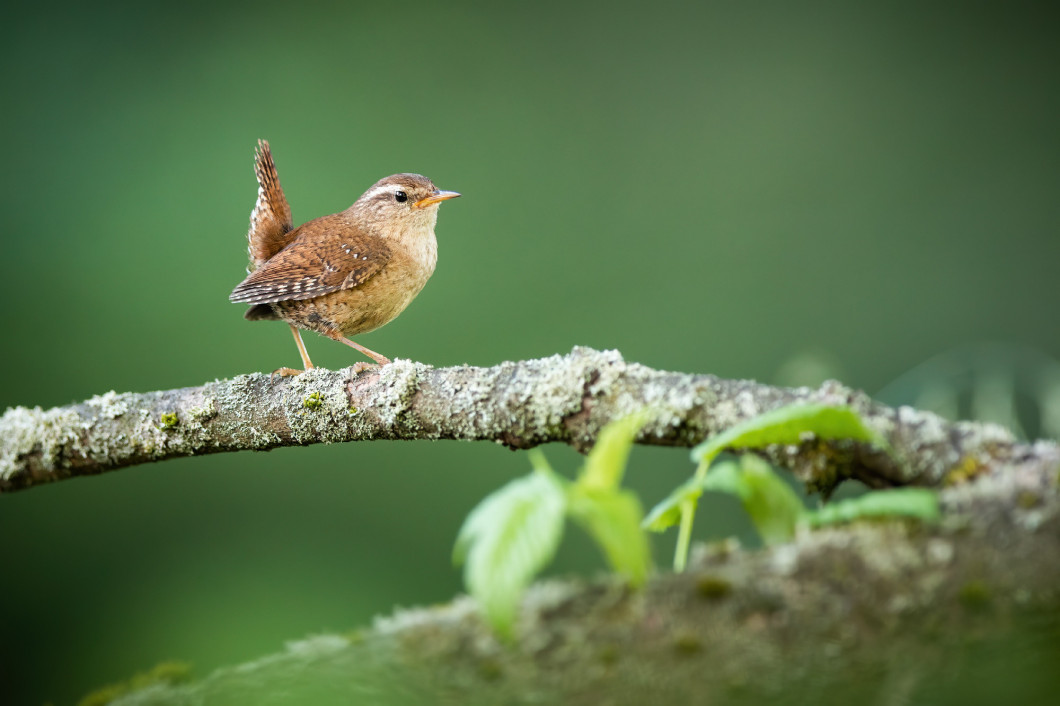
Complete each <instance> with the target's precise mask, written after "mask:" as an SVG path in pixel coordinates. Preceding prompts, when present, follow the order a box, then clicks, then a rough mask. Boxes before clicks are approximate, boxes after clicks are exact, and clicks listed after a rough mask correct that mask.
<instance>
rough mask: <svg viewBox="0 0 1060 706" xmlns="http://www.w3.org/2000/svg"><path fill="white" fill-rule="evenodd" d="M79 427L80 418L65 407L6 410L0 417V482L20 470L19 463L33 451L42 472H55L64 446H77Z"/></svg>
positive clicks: (14, 408)
mask: <svg viewBox="0 0 1060 706" xmlns="http://www.w3.org/2000/svg"><path fill="white" fill-rule="evenodd" d="M80 428H81V418H80V417H79V416H78V415H77V413H76V412H74V411H73V410H72V409H70V408H68V407H57V408H55V409H49V410H48V411H43V410H41V408H40V407H34V408H32V409H29V408H26V407H13V408H10V409H8V410H7V411H6V412H4V416H3V417H0V438H2V439H3V440H4V443H3V444H0V481H6V480H9V479H10V478H12V477H13V476H14V475H15V474H16V473H17V472H18V471H19V470H20V469H21V468H22V466H21V464H19V460H20V459H21V458H22V457H24V456H27V455H29V454H31V453H34V452H39V453H40V465H41V466H42V467H43V468H44V469H45V470H49V471H50V470H55V469H56V468H58V467H59V462H60V460H61V459H62V451H63V449H64V447H66V446H69V445H75V444H77V443H78V433H77V430H79V429H80Z"/></svg>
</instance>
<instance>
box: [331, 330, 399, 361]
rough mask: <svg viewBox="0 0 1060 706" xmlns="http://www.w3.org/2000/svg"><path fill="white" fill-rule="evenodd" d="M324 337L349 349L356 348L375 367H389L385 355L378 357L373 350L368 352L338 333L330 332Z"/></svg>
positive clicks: (388, 359)
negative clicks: (370, 360)
mask: <svg viewBox="0 0 1060 706" xmlns="http://www.w3.org/2000/svg"><path fill="white" fill-rule="evenodd" d="M324 335H325V336H327V337H328V338H330V339H332V340H334V341H338V342H339V343H345V344H346V345H347V346H349V347H350V348H356V349H357V350H359V351H360V352H361V353H364V354H365V355H366V356H368V357H369V358H371V359H372V360H374V361H375V362H376V364H377V365H380V366H383V365H390V358H387V357H386V356H385V355H380V354H379V353H376V352H375V351H373V350H369V349H367V348H365V347H364V346H362V345H361V344H359V343H354V342H353V341H351V340H350V339H348V338H343V337H342V334H340V333H339V332H338V331H330V332H328V333H325V334H324Z"/></svg>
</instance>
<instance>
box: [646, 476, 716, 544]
mask: <svg viewBox="0 0 1060 706" xmlns="http://www.w3.org/2000/svg"><path fill="white" fill-rule="evenodd" d="M702 494H703V491H702V490H700V489H699V484H698V482H697V479H695V478H691V479H689V480H687V481H685V482H684V483H683V484H681V485H679V486H677V488H675V489H674V491H673V492H672V493H670V495H669V496H667V497H666V499H665V500H663V501H662V502H660V503H658V504H657V505H656V506H655V507H653V508H652V509H651V510H650V511H649V512H648V516H647V517H645V518H644V520H643V521H642V522H641V523H640V524H641V527H643V528H644V529H646V530H649V531H651V532H665V531H666V530H667V529H669V528H670V527H673V526H674V525H676V524H677V523H679V522H680V521H681V514H682V513H681V507H682V505H683V504H684V503H685V502H690V503H692V509H693V510H694V509H695V506H696V503H697V502H698V501H699V496H700V495H702Z"/></svg>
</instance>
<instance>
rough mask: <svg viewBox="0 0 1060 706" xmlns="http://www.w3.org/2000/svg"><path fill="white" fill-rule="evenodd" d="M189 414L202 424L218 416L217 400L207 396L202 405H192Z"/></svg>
mask: <svg viewBox="0 0 1060 706" xmlns="http://www.w3.org/2000/svg"><path fill="white" fill-rule="evenodd" d="M188 416H189V417H191V418H192V419H193V420H195V421H196V422H199V423H200V424H201V423H202V422H205V421H207V420H210V419H213V418H214V417H216V416H217V402H216V401H215V400H214V398H213V397H207V398H206V399H205V400H204V401H203V403H202V405H201V406H197V407H190V408H189V409H188Z"/></svg>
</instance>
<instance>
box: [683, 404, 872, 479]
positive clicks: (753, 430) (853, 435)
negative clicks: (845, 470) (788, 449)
mask: <svg viewBox="0 0 1060 706" xmlns="http://www.w3.org/2000/svg"><path fill="white" fill-rule="evenodd" d="M807 434H813V435H814V436H816V437H817V438H819V439H853V440H855V441H867V442H870V443H872V444H875V445H876V446H878V447H880V448H887V444H886V441H885V440H884V439H883V437H882V436H881V435H880V434H879V433H878V432H876V431H875V430H873V429H870V428H869V427H868V426H866V425H865V423H864V422H863V421H862V419H861V415H859V414H858V413H857V412H855V411H854V410H852V409H850V408H849V407H829V406H827V405H819V404H809V405H789V406H787V407H781V408H780V409H775V410H773V411H772V412H766V413H765V414H761V415H759V416H757V417H754V418H753V419H748V420H747V421H745V422H742V423H740V424H737V425H736V426H734V427H731V428H730V429H727V430H726V431H724V432H722V433H721V434H718V435H717V436H714V437H712V438H710V439H707V440H706V441H704V442H703V443H702V444H700V445H699V446H696V447H695V448H694V449H692V460H693V461H697V462H700V463H706V464H708V465H709V464H710V462H711V461H713V460H714V458H715V457H716V456H717V455H718V454H719V453H721V452H722V451H724V450H725V449H727V448H745V449H752V448H761V447H763V446H769V445H770V444H799V443H802V442H803V441H805V440H806V435H807Z"/></svg>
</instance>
